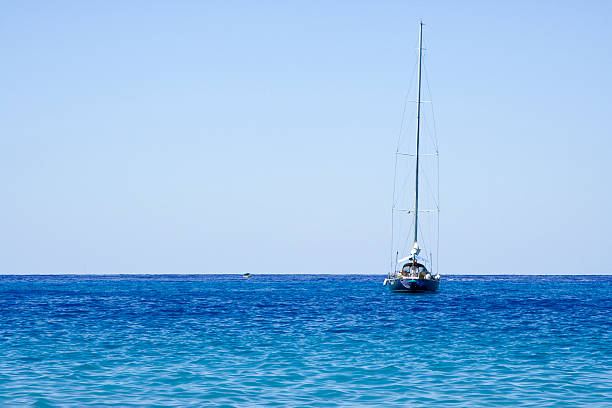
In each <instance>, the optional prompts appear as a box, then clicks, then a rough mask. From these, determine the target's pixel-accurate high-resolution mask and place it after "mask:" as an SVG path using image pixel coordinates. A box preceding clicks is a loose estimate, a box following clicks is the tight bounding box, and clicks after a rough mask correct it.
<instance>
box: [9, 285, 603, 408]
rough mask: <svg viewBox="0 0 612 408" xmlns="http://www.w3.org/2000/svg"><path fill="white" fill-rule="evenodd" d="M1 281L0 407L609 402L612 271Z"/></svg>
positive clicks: (552, 404) (586, 404) (591, 404)
mask: <svg viewBox="0 0 612 408" xmlns="http://www.w3.org/2000/svg"><path fill="white" fill-rule="evenodd" d="M382 280H383V276H355V275H353V276H278V275H276V276H274V275H268V276H254V277H252V278H250V279H245V278H242V277H238V276H222V275H216V276H210V275H209V276H139V277H138V276H102V277H100V276H96V277H85V276H76V277H75V276H29V277H19V276H3V277H0V308H1V309H0V310H1V311H2V313H1V317H0V406H3V407H5V406H9V407H10V406H38V407H51V406H75V407H76V406H78V407H83V406H176V407H190V406H192V407H200V406H228V407H229V406H238V407H243V406H279V407H281V406H282V407H284V406H318V407H319V406H320V407H323V406H329V407H335V406H350V407H359V406H363V407H370V406H385V407H394V406H397V407H400V406H401V407H408V406H409V407H446V406H448V407H456V406H464V407H491V406H511V407H523V406H524V407H549V406H550V407H565V406H568V407H610V406H612V339H611V336H610V328H611V327H612V313H611V312H612V290H611V287H612V285H611V283H612V277H610V276H601V277H595V276H581V277H552V276H546V277H544V276H534V277H521V276H506V277H502V276H463V277H459V276H455V277H443V281H442V284H441V292H440V293H437V294H433V295H410V294H392V293H388V292H387V291H386V290H385V288H383V286H382Z"/></svg>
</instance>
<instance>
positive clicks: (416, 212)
mask: <svg viewBox="0 0 612 408" xmlns="http://www.w3.org/2000/svg"><path fill="white" fill-rule="evenodd" d="M422 55H423V22H422V21H421V22H420V23H419V80H418V84H419V85H418V97H417V122H416V154H415V156H416V172H415V174H416V176H415V183H414V243H415V244H416V243H417V232H418V220H419V133H420V130H421V128H420V126H421V58H422ZM413 261H414V262H416V254H414V260H413Z"/></svg>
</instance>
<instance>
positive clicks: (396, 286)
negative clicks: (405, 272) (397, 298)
mask: <svg viewBox="0 0 612 408" xmlns="http://www.w3.org/2000/svg"><path fill="white" fill-rule="evenodd" d="M388 285H389V290H390V291H391V292H404V293H426V292H436V291H437V290H438V286H440V281H439V280H437V279H392V280H389V281H388Z"/></svg>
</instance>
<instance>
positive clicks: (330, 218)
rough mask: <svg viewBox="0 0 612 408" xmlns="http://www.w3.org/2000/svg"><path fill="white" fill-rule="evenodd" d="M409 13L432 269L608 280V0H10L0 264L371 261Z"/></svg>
mask: <svg viewBox="0 0 612 408" xmlns="http://www.w3.org/2000/svg"><path fill="white" fill-rule="evenodd" d="M420 19H422V20H423V22H424V23H425V26H424V46H425V48H426V51H425V57H424V60H425V64H426V68H427V76H428V83H429V85H430V89H431V100H432V101H433V102H432V105H433V107H434V111H435V119H436V127H437V139H438V142H439V152H440V211H441V212H440V252H439V268H438V271H437V272H439V273H441V274H442V275H444V274H446V275H449V274H574V273H579V274H609V273H611V272H612V245H611V242H612V240H611V239H610V237H609V234H610V231H612V216H611V215H610V208H612V188H611V184H612V183H611V181H610V177H611V176H612V160H611V157H612V131H611V129H612V125H611V123H612V121H611V119H612V118H611V117H612V103H611V101H612V96H611V95H612V75H611V74H610V73H611V72H612V24H611V23H612V21H611V19H612V3H610V2H606V1H601V2H598V1H586V2H575V1H572V2H570V1H538V2H532V1H516V2H469V1H465V2H456V1H448V2H438V1H377V2H374V1H337V2H329V1H262V2H252V1H175V2H167V1H166V2H162V1H130V2H120V1H90V2H81V1H53V2H47V1H27V2H2V3H1V4H0V61H2V63H1V64H0V89H1V90H2V91H1V92H0V186H1V187H2V190H1V191H2V193H1V195H0V198H1V200H0V274H83V273H95V274H116V273H152V274H156V273H243V272H247V271H248V272H251V273H255V274H263V273H300V274H308V273H334V274H348V273H358V274H380V275H384V274H386V273H387V272H388V270H389V261H390V256H391V255H390V228H391V223H390V207H391V202H392V189H393V163H394V152H395V148H396V143H397V136H398V130H399V126H400V121H401V116H402V109H403V106H404V101H405V99H406V93H407V91H408V90H409V89H411V86H413V84H412V83H411V79H412V78H411V74H412V72H413V68H414V65H415V62H416V52H415V47H416V46H417V40H418V23H419V20H420ZM406 233H407V234H409V232H408V231H407V232H406Z"/></svg>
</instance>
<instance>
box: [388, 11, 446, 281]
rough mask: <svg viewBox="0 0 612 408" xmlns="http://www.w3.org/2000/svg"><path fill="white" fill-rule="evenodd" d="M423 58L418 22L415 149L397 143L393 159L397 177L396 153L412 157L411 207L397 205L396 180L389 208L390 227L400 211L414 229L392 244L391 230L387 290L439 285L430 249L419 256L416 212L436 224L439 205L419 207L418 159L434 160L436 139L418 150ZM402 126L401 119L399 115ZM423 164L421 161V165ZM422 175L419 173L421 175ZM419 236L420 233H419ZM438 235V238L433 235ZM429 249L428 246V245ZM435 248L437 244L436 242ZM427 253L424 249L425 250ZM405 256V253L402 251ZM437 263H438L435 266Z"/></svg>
mask: <svg viewBox="0 0 612 408" xmlns="http://www.w3.org/2000/svg"><path fill="white" fill-rule="evenodd" d="M422 58H423V22H420V23H419V57H418V80H417V84H418V85H417V101H416V102H417V109H416V110H417V114H416V151H415V153H414V154H409V153H403V152H401V151H400V143H399V142H398V149H397V150H396V160H395V163H396V165H395V173H396V174H395V179H396V180H397V178H398V157H399V156H411V157H414V158H415V163H414V173H415V178H414V201H413V204H414V207H413V208H411V209H409V210H406V209H402V208H399V207H398V205H397V204H398V203H397V200H396V185H397V181H395V182H394V193H393V196H394V197H393V207H392V212H391V213H392V229H393V228H394V226H393V224H394V221H395V219H396V218H397V215H396V214H397V213H401V214H402V215H404V216H406V215H407V216H408V217H410V216H411V218H412V219H411V220H410V222H411V224H412V227H413V230H412V231H410V232H411V233H412V234H409V236H408V237H406V231H405V230H403V231H398V233H399V234H400V235H402V236H401V237H400V238H401V239H397V240H396V241H400V242H401V244H394V241H393V240H394V239H395V238H394V237H395V236H394V233H393V232H392V234H391V235H392V243H391V247H392V251H393V252H392V258H395V259H394V261H392V266H391V271H390V272H389V274H388V276H387V278H386V279H385V280H384V281H383V285H388V287H389V289H390V290H391V291H392V292H409V293H424V292H436V291H437V290H438V287H439V286H440V274H436V275H434V274H433V265H432V264H433V256H432V255H431V252H429V257H427V255H425V256H422V255H421V251H422V248H421V245H420V243H419V237H420V236H419V232H420V231H419V221H420V220H419V213H420V212H421V213H423V212H428V213H434V214H437V215H438V218H437V219H436V223H438V221H439V206H438V200H437V198H436V199H434V200H433V201H432V202H433V203H434V205H435V207H436V208H435V209H433V210H419V165H420V164H419V160H420V159H421V160H422V159H423V157H422V156H432V157H434V158H435V160H436V161H437V159H438V154H437V141H436V142H435V143H434V146H435V153H430V154H427V153H426V154H423V153H421V152H420V151H419V148H420V144H421V133H422V123H421V122H422V118H421V105H422V103H423V101H421V72H422ZM402 125H403V118H402ZM401 133H402V132H401V130H400V140H401ZM421 166H422V164H421ZM421 177H422V175H421ZM421 236H422V235H421ZM410 238H413V240H412V242H410ZM436 238H437V237H436ZM430 249H431V248H430ZM400 250H401V251H406V252H407V251H410V252H409V254H406V256H403V257H402V258H401V259H398V258H400ZM436 250H437V244H436ZM425 253H426V254H427V251H426V252H425ZM402 255H404V254H402ZM436 266H437V265H436Z"/></svg>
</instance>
